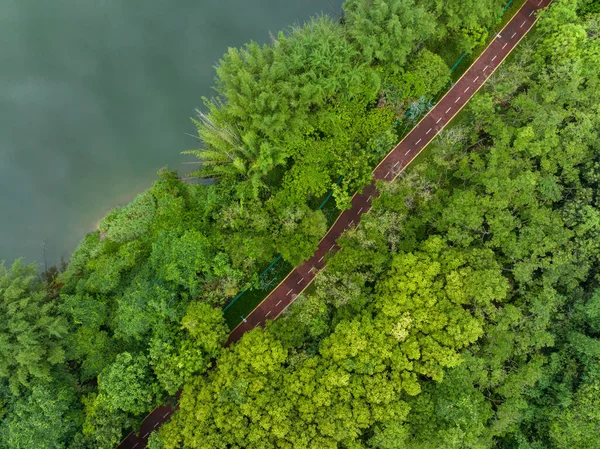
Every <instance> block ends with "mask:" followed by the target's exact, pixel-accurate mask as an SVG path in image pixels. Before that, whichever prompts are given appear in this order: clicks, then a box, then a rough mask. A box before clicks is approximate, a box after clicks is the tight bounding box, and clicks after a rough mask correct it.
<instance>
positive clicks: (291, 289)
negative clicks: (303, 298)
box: [285, 288, 294, 296]
mask: <svg viewBox="0 0 600 449" xmlns="http://www.w3.org/2000/svg"><path fill="white" fill-rule="evenodd" d="M293 291H294V289H293V288H290V291H289V292H287V293H286V294H285V296H288V295H289V294H290V293H292V292H293Z"/></svg>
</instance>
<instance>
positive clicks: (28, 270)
mask: <svg viewBox="0 0 600 449" xmlns="http://www.w3.org/2000/svg"><path fill="white" fill-rule="evenodd" d="M0 316H1V317H2V319H1V320H0V379H7V380H8V383H9V386H10V389H11V391H12V393H13V394H14V395H19V392H20V391H21V390H22V389H23V388H27V389H28V388H31V387H32V386H33V385H34V384H35V383H36V382H39V381H49V380H50V379H51V378H52V369H53V367H55V366H56V365H59V364H61V363H63V362H64V361H65V345H64V337H65V336H66V334H67V332H68V330H69V328H68V324H67V320H66V319H65V317H64V316H61V315H60V313H59V312H58V310H57V307H56V303H55V302H53V301H50V300H48V299H47V294H46V292H45V289H44V285H43V284H42V283H41V282H40V280H39V278H38V276H37V267H36V266H35V265H23V264H22V263H21V261H20V260H17V261H15V263H13V265H12V266H11V267H10V269H8V270H7V269H6V267H5V266H4V264H3V263H2V264H0Z"/></svg>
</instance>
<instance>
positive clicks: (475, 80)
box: [473, 75, 479, 83]
mask: <svg viewBox="0 0 600 449" xmlns="http://www.w3.org/2000/svg"><path fill="white" fill-rule="evenodd" d="M478 79H479V75H477V78H475V79H474V80H473V82H474V83H476V82H477V80H478Z"/></svg>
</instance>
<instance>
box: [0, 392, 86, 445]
mask: <svg viewBox="0 0 600 449" xmlns="http://www.w3.org/2000/svg"><path fill="white" fill-rule="evenodd" d="M82 421H83V414H82V410H81V408H80V404H79V402H78V398H77V395H76V394H75V391H74V390H73V389H72V388H71V387H70V386H68V385H58V384H46V385H43V384H39V385H36V386H34V387H33V388H32V389H31V391H30V393H29V394H27V395H24V396H22V397H19V398H16V399H15V400H14V403H13V404H12V407H11V408H10V412H9V414H8V415H7V416H6V419H5V420H4V422H3V427H4V431H3V432H2V431H0V442H2V440H3V443H4V445H5V446H3V447H10V448H14V449H21V448H22V449H25V448H32V449H46V448H52V449H61V448H65V447H67V444H68V443H69V442H71V441H72V439H73V437H74V435H75V433H76V432H77V431H78V430H79V428H80V426H81V424H82Z"/></svg>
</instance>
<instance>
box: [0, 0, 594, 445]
mask: <svg viewBox="0 0 600 449" xmlns="http://www.w3.org/2000/svg"><path fill="white" fill-rule="evenodd" d="M505 3H506V2H505V1H503V0H484V1H458V0H449V1H444V2H441V1H437V0H421V1H418V0H347V1H346V2H345V3H344V6H343V15H342V17H341V19H340V20H333V19H332V18H330V17H327V16H322V17H316V18H314V19H312V20H310V21H309V22H307V23H306V24H304V25H303V26H297V27H293V28H291V29H289V30H286V31H282V32H280V33H278V34H277V35H275V36H273V38H272V42H271V43H270V44H265V45H260V44H257V43H249V44H248V45H246V46H244V47H242V48H230V49H229V50H228V51H227V53H226V54H225V55H224V56H223V58H222V59H221V60H220V61H219V63H218V65H217V67H216V79H215V84H216V85H215V89H216V96H215V97H214V98H204V99H202V101H203V103H202V105H201V106H200V109H199V111H198V115H197V117H195V118H194V119H193V124H194V126H195V127H196V128H197V132H198V135H199V137H200V140H201V143H202V146H201V148H199V149H197V150H193V151H191V154H193V155H195V156H197V157H198V158H200V159H201V161H202V162H203V164H202V165H201V168H200V170H199V171H198V172H196V173H195V174H194V175H193V176H199V177H203V178H211V179H213V180H214V183H212V184H210V185H202V184H188V183H185V182H182V180H181V179H180V175H179V174H177V173H175V172H172V171H169V170H161V172H160V173H159V178H158V180H157V181H156V182H155V183H154V185H153V186H152V187H151V188H150V189H148V190H147V191H145V192H142V193H141V194H140V195H139V196H137V197H136V198H135V199H134V200H133V201H132V202H131V203H129V204H127V205H124V206H122V207H118V208H115V209H113V210H112V211H111V212H110V213H109V214H108V215H107V216H106V217H104V218H103V219H102V220H101V222H100V224H99V226H98V230H97V231H95V232H93V233H90V234H88V235H87V236H85V237H84V238H83V239H82V241H81V243H80V244H79V246H78V247H77V249H76V250H75V252H74V253H73V255H72V257H71V259H70V260H69V262H68V264H67V265H66V266H65V267H60V268H53V269H51V270H49V271H47V272H45V273H44V274H43V275H42V276H40V275H39V268H38V267H36V266H35V265H27V264H26V263H25V262H24V261H21V260H18V261H16V262H15V263H13V264H12V265H11V266H7V265H6V264H0V311H1V312H0V313H1V314H2V317H3V319H2V321H1V322H0V449H4V448H6V449H13V448H14V449H20V448H65V449H66V448H69V449H71V448H72V449H87V448H106V449H108V448H114V447H116V445H117V444H118V443H119V441H121V440H122V438H123V437H124V436H125V435H126V434H127V433H129V432H130V431H132V430H136V429H137V428H138V426H139V422H140V419H141V418H143V416H145V414H146V413H148V412H149V411H150V410H152V409H153V408H154V407H155V406H157V405H158V404H160V403H161V402H162V401H163V398H164V397H165V396H167V395H170V396H172V395H174V394H175V393H177V392H178V391H180V390H182V393H181V402H180V410H179V411H178V412H177V413H175V414H174V415H173V417H172V418H171V419H170V421H169V422H168V423H167V424H165V425H164V426H162V427H161V428H160V430H159V431H158V432H154V433H153V434H152V437H151V440H150V446H149V447H151V448H153V449H175V448H179V447H186V448H224V447H247V448H255V447H256V448H259V447H260V448H270V447H273V448H275V447H279V448H297V447H310V448H357V449H358V448H363V447H364V448H382V449H387V448H390V449H391V448H405V447H407V448H416V449H419V448H423V449H425V448H438V447H448V448H459V447H473V448H492V447H506V448H524V449H538V448H540V449H541V448H563V447H573V448H590V449H591V448H594V447H596V446H597V441H598V435H600V364H599V359H600V340H599V338H600V271H599V269H600V260H599V258H600V239H599V238H598V237H599V236H600V193H599V190H598V187H599V186H598V184H599V182H600V175H599V172H600V135H599V133H598V130H599V129H600V110H599V109H598V105H599V104H600V74H599V71H598V67H600V31H599V30H600V26H599V24H600V8H598V4H597V2H594V1H591V0H588V1H585V0H556V1H555V2H553V4H552V5H551V6H550V7H549V8H548V10H547V11H544V12H542V13H541V14H540V16H541V17H540V20H539V22H538V24H537V25H536V27H535V28H534V30H533V31H532V32H531V33H530V34H529V35H528V36H527V37H526V38H525V39H524V40H523V42H522V43H521V44H520V45H519V46H518V47H517V49H516V50H515V51H514V53H513V54H512V55H511V56H510V58H509V59H507V60H506V61H505V62H504V63H503V64H502V65H501V66H500V68H499V69H498V70H497V72H496V73H495V74H494V75H493V76H492V77H491V79H489V80H488V82H487V83H486V84H485V86H484V87H483V88H482V89H481V90H480V91H479V92H478V93H477V94H476V95H475V96H474V97H473V98H472V100H471V101H470V102H469V104H468V105H467V107H466V108H465V109H464V110H463V111H462V112H461V114H460V115H459V116H458V117H457V118H456V119H455V120H454V121H453V122H452V123H451V124H450V126H448V127H447V128H446V129H445V130H444V131H443V132H442V133H441V134H440V135H439V136H438V137H437V138H436V139H435V140H434V141H433V143H432V144H430V146H429V147H428V149H427V150H426V151H425V152H424V154H423V155H422V156H421V157H420V158H419V160H418V161H417V162H416V163H414V164H413V165H411V166H410V167H409V168H408V169H407V172H406V176H404V177H402V178H399V179H398V180H396V181H394V182H393V183H389V184H388V183H381V184H380V185H379V189H380V191H381V196H380V197H379V198H378V199H377V200H376V201H375V202H374V206H373V209H372V210H371V212H370V213H369V214H368V215H366V216H365V217H364V218H363V219H362V222H361V224H360V226H358V227H357V228H353V229H350V230H348V231H347V232H346V233H345V234H344V235H343V236H342V238H341V239H340V241H339V242H338V243H339V245H340V246H341V247H342V248H343V250H342V251H340V252H339V253H337V254H336V255H335V256H334V257H333V258H331V259H330V260H329V262H328V266H327V268H326V269H325V270H324V271H323V272H322V273H321V274H320V275H319V277H318V278H317V279H316V281H315V282H314V284H313V285H312V286H311V288H310V289H308V290H307V291H306V293H305V294H304V295H301V296H300V297H299V298H298V299H297V300H296V302H295V303H294V305H293V306H292V307H290V308H289V310H288V311H287V312H286V313H285V314H284V315H283V316H282V317H280V318H279V319H278V320H276V321H270V322H268V324H267V326H266V328H265V329H262V328H257V329H255V330H253V331H250V332H248V333H246V334H245V335H244V337H242V339H241V340H240V341H239V342H238V343H236V344H233V345H231V346H230V347H229V348H224V344H225V342H226V339H227V334H228V332H229V327H228V325H227V323H226V320H225V317H224V314H223V312H222V308H223V307H224V306H225V305H226V304H227V303H228V302H229V301H231V299H232V298H234V297H236V295H238V293H239V292H241V291H243V290H244V289H246V288H248V287H252V286H255V285H257V284H259V283H260V279H259V276H258V273H260V272H261V270H263V269H264V268H265V267H266V266H269V264H270V263H271V261H273V259H274V258H275V257H276V256H278V255H281V258H282V260H284V261H285V262H286V263H288V264H290V265H296V264H298V263H301V262H302V261H303V260H306V259H307V258H308V257H310V256H311V255H312V253H313V252H314V250H315V248H316V245H317V243H318V241H319V240H320V239H321V237H322V236H323V235H324V234H325V232H326V230H327V228H328V226H329V225H330V224H331V222H332V219H334V218H335V216H336V214H337V213H339V212H340V211H341V210H343V209H344V208H346V207H347V205H348V199H349V198H350V196H351V195H352V194H353V193H354V192H355V191H357V190H360V189H361V188H362V187H364V186H365V185H367V184H368V183H370V182H371V172H372V169H373V168H374V167H375V166H376V165H377V163H378V162H379V161H380V159H381V158H382V157H383V156H384V155H385V154H386V153H387V152H388V151H389V150H390V149H391V148H392V147H393V146H394V145H395V144H396V143H397V141H398V140H399V139H400V138H401V137H402V135H403V132H405V130H406V128H408V127H410V126H411V125H412V124H414V123H415V120H418V118H419V116H420V115H418V114H416V115H415V111H419V113H423V112H426V111H427V109H428V108H429V107H431V105H432V104H433V103H434V102H435V99H436V98H439V96H440V95H441V94H443V92H444V91H445V90H446V89H447V88H448V87H449V85H450V83H451V81H452V80H453V79H455V78H453V77H454V76H455V74H454V73H453V72H451V70H450V67H452V66H453V64H454V63H455V62H456V60H457V58H458V57H459V56H460V55H461V54H462V53H463V52H471V51H474V49H476V48H480V46H481V44H482V43H485V42H486V39H488V38H489V36H488V30H489V27H491V26H493V25H494V24H495V23H496V21H497V20H498V16H499V15H500V14H501V13H502V9H503V7H504V6H505ZM518 6H519V2H515V5H513V7H514V8H517V7H518ZM478 46H479V47H478ZM330 196H331V198H332V200H331V202H330V203H329V204H330V205H331V204H332V205H333V206H331V207H329V208H325V209H323V208H321V207H318V206H319V204H323V203H322V202H323V200H324V199H325V198H329V197H330Z"/></svg>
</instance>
